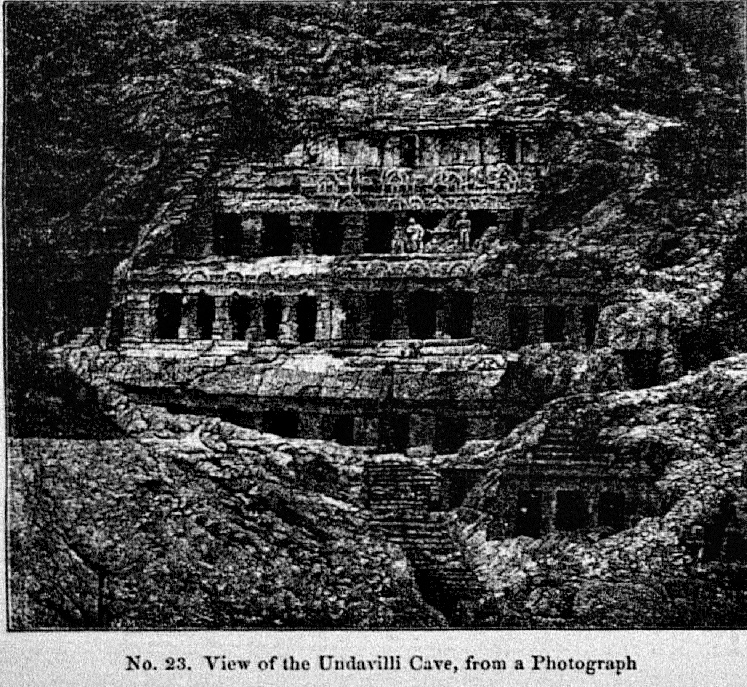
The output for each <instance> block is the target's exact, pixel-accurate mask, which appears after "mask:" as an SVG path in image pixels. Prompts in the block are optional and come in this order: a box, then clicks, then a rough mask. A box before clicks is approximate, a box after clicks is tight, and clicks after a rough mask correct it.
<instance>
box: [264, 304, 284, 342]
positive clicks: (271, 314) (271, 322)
mask: <svg viewBox="0 0 747 687" xmlns="http://www.w3.org/2000/svg"><path fill="white" fill-rule="evenodd" d="M282 321H283V301H282V299H281V298H280V296H269V297H268V298H266V299H265V302H264V303H263V304H262V328H263V329H264V334H265V339H268V340H271V341H272V340H275V339H277V338H278V336H279V335H280V323H281V322H282Z"/></svg>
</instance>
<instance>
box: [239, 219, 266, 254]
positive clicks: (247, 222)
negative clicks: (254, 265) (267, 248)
mask: <svg viewBox="0 0 747 687" xmlns="http://www.w3.org/2000/svg"><path fill="white" fill-rule="evenodd" d="M241 232H242V242H241V245H242V257H244V258H258V257H260V255H261V254H262V215H260V214H258V213H253V214H251V215H248V216H247V217H245V218H244V219H243V221H242V222H241Z"/></svg>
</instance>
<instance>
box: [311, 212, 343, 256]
mask: <svg viewBox="0 0 747 687" xmlns="http://www.w3.org/2000/svg"><path fill="white" fill-rule="evenodd" d="M313 225H314V232H313V239H312V250H313V252H314V254H315V255H341V254H342V244H343V240H344V236H345V232H344V227H343V225H342V216H341V215H340V213H339V212H317V213H316V214H315V215H314V221H313Z"/></svg>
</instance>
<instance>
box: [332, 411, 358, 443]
mask: <svg viewBox="0 0 747 687" xmlns="http://www.w3.org/2000/svg"><path fill="white" fill-rule="evenodd" d="M332 439H333V440H334V441H336V442H337V443H338V444H340V445H342V446H352V445H353V444H354V443H355V417H353V416H352V415H338V416H337V417H335V418H334V420H333V424H332Z"/></svg>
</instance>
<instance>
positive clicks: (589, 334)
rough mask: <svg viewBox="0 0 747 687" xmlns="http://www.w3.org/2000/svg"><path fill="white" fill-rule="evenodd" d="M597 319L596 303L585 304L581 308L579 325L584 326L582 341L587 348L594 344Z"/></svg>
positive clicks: (597, 309)
mask: <svg viewBox="0 0 747 687" xmlns="http://www.w3.org/2000/svg"><path fill="white" fill-rule="evenodd" d="M598 319H599V308H598V307H597V306H596V305H585V306H583V308H581V326H582V327H583V328H584V342H585V343H586V346H587V347H588V348H591V347H592V346H593V345H594V339H595V338H596V335H597V320H598Z"/></svg>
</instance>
